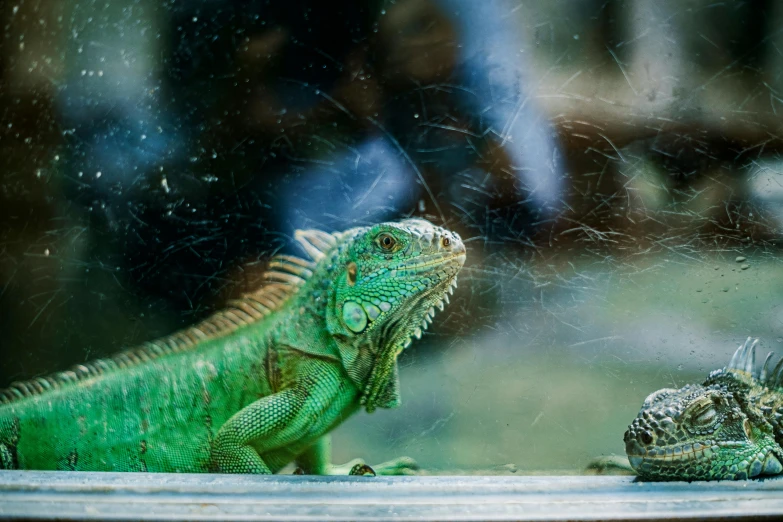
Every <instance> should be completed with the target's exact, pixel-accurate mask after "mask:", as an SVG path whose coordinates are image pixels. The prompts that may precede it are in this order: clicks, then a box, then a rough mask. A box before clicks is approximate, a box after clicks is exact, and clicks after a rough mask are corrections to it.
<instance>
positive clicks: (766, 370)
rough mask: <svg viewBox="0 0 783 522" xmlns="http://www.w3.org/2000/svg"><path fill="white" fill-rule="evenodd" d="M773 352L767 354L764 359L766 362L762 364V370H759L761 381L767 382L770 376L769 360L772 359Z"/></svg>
mask: <svg viewBox="0 0 783 522" xmlns="http://www.w3.org/2000/svg"><path fill="white" fill-rule="evenodd" d="M772 355H773V352H769V353H768V354H767V358H766V359H764V364H763V365H762V366H761V372H759V381H761V383H766V382H767V379H768V378H769V361H770V360H772Z"/></svg>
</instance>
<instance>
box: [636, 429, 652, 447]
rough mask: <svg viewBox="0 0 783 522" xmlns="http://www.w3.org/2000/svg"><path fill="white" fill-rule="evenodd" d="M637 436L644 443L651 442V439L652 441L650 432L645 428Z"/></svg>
mask: <svg viewBox="0 0 783 522" xmlns="http://www.w3.org/2000/svg"><path fill="white" fill-rule="evenodd" d="M639 438H641V439H642V442H643V443H645V444H652V441H653V437H652V434H651V433H650V432H649V431H647V430H644V431H643V432H642V433H641V434H640V435H639Z"/></svg>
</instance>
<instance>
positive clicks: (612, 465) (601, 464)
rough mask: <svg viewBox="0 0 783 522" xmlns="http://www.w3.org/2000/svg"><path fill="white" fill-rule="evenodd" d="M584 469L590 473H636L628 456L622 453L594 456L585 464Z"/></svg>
mask: <svg viewBox="0 0 783 522" xmlns="http://www.w3.org/2000/svg"><path fill="white" fill-rule="evenodd" d="M585 471H586V472H587V473H589V474H592V475H636V472H635V471H634V470H633V468H632V467H631V463H630V462H628V458H627V457H625V456H622V455H608V456H604V457H597V458H594V459H593V460H591V461H590V462H589V463H588V464H587V467H586V468H585Z"/></svg>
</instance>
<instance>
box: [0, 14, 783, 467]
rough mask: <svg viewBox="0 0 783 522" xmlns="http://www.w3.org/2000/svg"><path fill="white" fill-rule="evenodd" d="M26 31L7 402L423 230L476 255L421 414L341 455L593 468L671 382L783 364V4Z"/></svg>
mask: <svg viewBox="0 0 783 522" xmlns="http://www.w3.org/2000/svg"><path fill="white" fill-rule="evenodd" d="M0 27H2V30H1V31H0V385H6V384H8V383H10V382H11V381H13V380H16V379H23V378H28V377H31V376H35V375H40V374H42V373H47V372H50V371H54V370H56V369H60V368H62V367H63V366H66V365H68V364H73V363H76V362H80V361H83V360H85V359H90V358H94V357H98V356H101V355H105V354H107V353H111V352H113V351H115V350H117V349H120V348H122V347H126V346H132V345H134V344H137V343H140V342H143V341H145V340H149V339H152V338H155V337H157V336H160V335H164V334H166V333H169V332H171V331H173V330H176V329H178V328H181V327H184V326H187V325H189V324H191V323H193V322H195V321H197V320H198V319H200V318H202V317H204V316H206V315H208V314H209V313H211V312H212V311H214V310H215V309H217V308H219V307H220V306H221V303H223V302H224V301H225V300H226V299H227V298H229V297H232V296H235V295H237V294H240V293H241V292H243V291H245V290H247V289H248V288H252V287H253V286H254V285H255V284H257V283H258V280H259V275H260V273H261V272H262V271H263V269H264V263H265V260H266V259H267V258H268V257H269V256H270V255H271V254H272V253H274V252H276V251H279V250H281V249H283V250H289V249H292V246H291V241H290V240H291V235H292V233H293V231H294V230H295V229H297V228H309V227H313V228H321V229H325V230H339V229H344V228H348V227H351V226H356V225H366V224H370V223H374V222H377V221H380V220H386V219H399V218H402V217H407V216H421V217H424V218H426V219H429V220H431V221H433V222H435V223H437V224H440V225H443V226H446V227H449V228H452V229H454V230H456V231H458V232H459V233H460V234H461V235H462V236H463V238H466V240H467V241H468V248H469V265H468V267H467V268H466V269H465V274H464V276H462V281H463V283H462V284H461V287H460V288H461V291H460V294H458V295H457V299H455V302H454V304H453V305H452V306H451V307H450V308H449V310H448V311H447V312H446V313H444V314H442V316H441V317H439V320H438V321H437V324H436V326H435V328H434V330H433V331H432V333H431V334H429V335H427V336H425V339H424V340H423V341H422V343H420V345H417V347H416V348H415V349H414V350H411V351H410V352H409V353H407V352H406V354H405V355H404V356H403V362H404V365H405V366H406V368H405V370H404V372H405V373H403V375H402V380H403V392H404V394H405V397H404V400H405V402H406V404H405V406H403V408H402V409H401V410H400V411H399V412H395V413H390V412H382V413H380V414H377V415H373V416H372V417H358V418H357V420H355V421H354V420H352V421H351V423H349V424H347V425H346V426H345V427H343V428H341V435H342V437H343V438H342V440H343V441H344V445H342V446H339V445H338V446H337V447H336V449H335V451H336V452H337V454H338V455H343V454H344V455H345V456H346V457H350V456H353V455H349V451H348V449H347V448H357V447H358V448H360V449H362V450H366V451H367V452H368V453H371V454H372V455H378V454H379V453H380V454H382V455H386V454H387V453H389V454H390V455H389V456H391V454H393V453H399V452H400V451H402V452H408V453H415V454H414V455H413V456H414V457H416V458H418V459H419V460H420V461H422V462H423V464H425V466H428V467H430V468H433V469H436V470H438V469H439V470H445V471H448V470H453V469H457V468H478V469H492V468H493V466H496V465H498V466H501V465H504V464H507V463H515V465H518V466H520V467H521V468H523V469H528V470H531V469H542V468H544V467H554V468H557V469H572V468H573V469H577V468H579V467H580V466H581V465H582V464H583V463H584V462H586V461H587V460H589V458H591V457H594V456H597V455H598V454H607V453H611V452H613V451H618V452H619V451H621V450H622V446H621V443H620V440H621V435H622V430H623V429H624V426H625V424H627V422H629V421H630V419H631V418H632V416H633V415H635V410H636V409H638V407H639V405H640V404H641V400H642V399H643V398H644V397H645V396H646V394H647V393H649V392H650V391H653V390H654V389H655V388H656V387H661V386H664V385H682V384H683V383H684V381H687V380H689V379H690V380H693V379H698V378H700V376H701V375H702V374H703V373H705V372H706V371H708V370H710V369H712V368H716V367H719V366H722V365H723V364H724V362H725V361H724V358H725V357H726V354H728V353H730V352H731V351H732V350H733V348H734V344H735V343H736V342H738V341H739V340H741V339H744V337H746V336H747V335H758V336H762V338H763V339H764V342H766V343H768V345H769V346H770V347H771V348H773V349H774V348H783V311H782V310H783V309H782V308H781V305H780V304H779V299H780V298H779V296H780V295H781V294H780V292H779V291H780V290H783V289H781V284H783V278H781V276H783V272H782V271H781V263H780V255H779V247H780V245H781V223H783V174H781V163H780V159H779V154H780V150H781V145H782V144H783V141H782V140H781V130H783V129H781V118H780V117H779V116H778V112H779V111H783V81H781V71H783V68H782V67H781V65H783V54H781V53H782V52H783V51H781V49H783V7H781V6H779V5H778V4H777V3H775V2H772V1H771V0H766V1H762V0H760V1H756V2H723V3H713V2H706V1H696V0H687V1H675V0H668V1H653V0H639V1H635V2H630V1H620V0H609V1H592V0H587V1H582V0H554V1H550V2H546V3H543V2H521V1H516V2H515V1H497V0H490V1H486V2H475V1H471V0H398V1H393V0H371V1H366V2H359V1H352V0H337V1H334V2H316V1H308V0H288V1H280V0H258V1H251V0H227V1H216V0H187V1H176V2H174V1H168V0H119V1H113V2H97V1H87V2H79V3H72V2H61V1H57V0H15V1H11V2H5V3H3V4H0ZM291 251H292V252H296V251H295V250H291ZM740 259H741V260H740ZM672 372H679V374H677V375H675V374H674V373H672ZM688 372H690V373H688ZM433 382H436V383H438V384H437V385H433V384H432V383H433ZM620 397H622V399H620ZM590 406H592V408H591V407H590ZM588 426H589V427H588ZM588 431H589V432H590V433H591V435H590V436H582V437H578V436H576V433H583V432H588ZM368 435H369V436H368ZM574 438H577V439H580V441H581V442H579V443H578V444H575V443H574V442H573V439H574ZM566 446H567V448H566ZM382 455H378V456H382ZM502 469H510V468H502Z"/></svg>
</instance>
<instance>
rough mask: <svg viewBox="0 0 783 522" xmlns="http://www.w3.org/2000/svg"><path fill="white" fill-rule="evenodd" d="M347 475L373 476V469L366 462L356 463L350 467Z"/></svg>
mask: <svg viewBox="0 0 783 522" xmlns="http://www.w3.org/2000/svg"><path fill="white" fill-rule="evenodd" d="M348 474H349V475H359V476H361V477H374V476H375V470H374V469H372V468H371V467H370V466H368V465H367V464H357V465H355V466H354V467H352V468H351V471H350V472H349V473H348Z"/></svg>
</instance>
